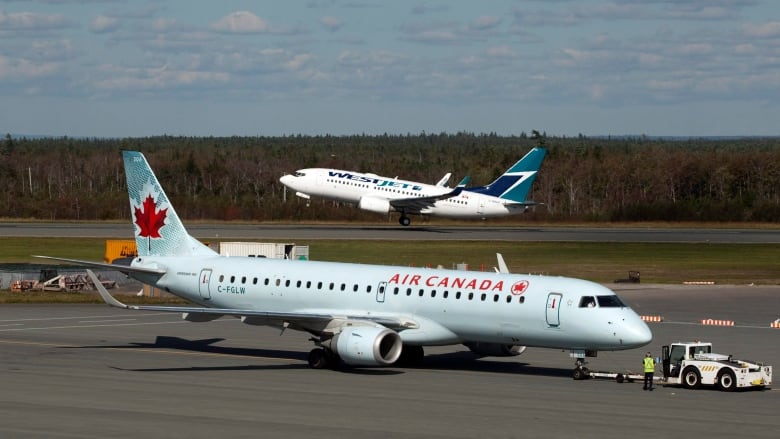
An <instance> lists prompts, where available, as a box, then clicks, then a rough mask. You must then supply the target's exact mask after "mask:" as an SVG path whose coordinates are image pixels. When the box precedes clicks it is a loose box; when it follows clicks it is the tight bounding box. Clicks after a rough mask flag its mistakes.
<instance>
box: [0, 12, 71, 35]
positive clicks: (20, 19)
mask: <svg viewBox="0 0 780 439" xmlns="http://www.w3.org/2000/svg"><path fill="white" fill-rule="evenodd" d="M72 25H73V24H72V22H71V21H70V20H68V19H67V18H65V17H64V16H62V15H59V14H40V13H36V12H11V13H6V12H5V11H0V30H3V29H10V30H45V29H52V28H64V27H69V26H72Z"/></svg>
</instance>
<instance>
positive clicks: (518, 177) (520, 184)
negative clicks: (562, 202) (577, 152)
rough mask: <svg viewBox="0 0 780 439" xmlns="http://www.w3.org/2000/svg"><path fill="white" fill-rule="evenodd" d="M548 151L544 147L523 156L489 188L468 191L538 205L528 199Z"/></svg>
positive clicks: (488, 186) (483, 187) (482, 187)
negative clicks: (527, 200)
mask: <svg viewBox="0 0 780 439" xmlns="http://www.w3.org/2000/svg"><path fill="white" fill-rule="evenodd" d="M545 154H547V150H546V149H544V148H542V147H536V148H534V149H532V150H531V151H530V152H528V154H526V155H525V156H523V158H521V159H520V160H518V161H517V163H515V164H514V165H512V167H511V168H509V169H507V171H506V172H504V173H503V174H502V175H501V176H500V177H498V178H497V179H496V180H495V181H494V182H492V183H490V184H489V185H487V186H481V187H476V188H470V189H467V190H468V191H470V192H478V193H482V194H485V195H491V196H494V197H498V198H501V199H504V200H507V201H511V202H515V203H520V204H529V205H530V204H536V203H533V202H526V197H527V196H528V193H529V192H530V191H531V185H533V183H534V180H535V179H536V173H537V172H538V171H539V168H540V167H541V166H542V161H543V160H544V156H545Z"/></svg>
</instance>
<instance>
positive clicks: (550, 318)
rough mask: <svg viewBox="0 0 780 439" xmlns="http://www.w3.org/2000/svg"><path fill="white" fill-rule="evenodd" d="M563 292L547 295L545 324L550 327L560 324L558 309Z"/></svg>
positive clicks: (559, 308)
mask: <svg viewBox="0 0 780 439" xmlns="http://www.w3.org/2000/svg"><path fill="white" fill-rule="evenodd" d="M562 297H563V294H560V293H550V294H548V295H547V324H548V325H549V326H550V327H553V328H557V327H558V326H560V324H561V319H560V316H561V314H560V310H561V298H562Z"/></svg>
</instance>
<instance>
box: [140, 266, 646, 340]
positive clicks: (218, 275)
mask: <svg viewBox="0 0 780 439" xmlns="http://www.w3.org/2000/svg"><path fill="white" fill-rule="evenodd" d="M142 261H143V262H139V260H138V259H136V260H135V261H134V262H133V265H134V266H152V267H158V268H163V267H164V268H165V269H166V270H167V274H165V275H164V276H162V277H161V278H160V279H159V281H157V282H154V281H153V280H154V279H153V277H149V278H148V279H145V278H144V275H138V274H136V275H135V277H137V278H139V279H141V280H143V281H146V282H149V283H155V284H156V286H158V287H160V288H164V289H166V290H168V291H171V292H173V293H175V294H177V295H179V296H181V297H184V298H186V299H188V300H191V301H193V302H196V303H199V304H202V305H204V306H207V307H211V308H233V309H247V310H263V311H271V312H291V313H312V314H330V315H334V316H366V317H368V316H372V317H382V316H392V317H394V318H399V317H400V318H402V319H408V320H409V321H410V322H414V326H413V327H411V329H404V330H401V331H399V334H400V336H401V339H402V340H403V342H404V343H405V344H411V345H449V344H457V343H464V342H486V343H504V344H514V345H525V346H537V347H548V348H561V349H586V350H622V349H631V348H636V347H640V346H643V345H646V344H647V343H649V342H650V341H651V339H652V334H651V332H650V330H649V328H648V327H647V325H646V324H645V323H644V322H643V321H642V320H641V319H640V317H639V316H638V315H637V314H636V313H635V312H634V311H633V310H632V309H631V308H629V307H627V306H625V305H623V304H622V302H620V300H619V299H618V298H617V296H615V293H614V292H612V291H611V290H609V289H608V288H605V287H603V286H601V285H598V284H596V283H593V282H589V281H584V280H579V279H571V278H564V277H549V276H536V275H515V274H498V273H486V272H473V271H458V270H443V269H424V268H409V267H400V266H399V267H394V266H376V265H362V264H346V263H332V262H315V261H290V260H271V259H257V258H248V257H223V256H211V257H202V256H198V257H152V256H147V257H144V258H143V259H142ZM588 297H592V298H594V299H597V300H598V305H596V306H593V307H589V306H588V305H586V304H585V301H584V300H583V298H585V299H587V298H588ZM616 304H617V305H616ZM602 305H603V306H602Z"/></svg>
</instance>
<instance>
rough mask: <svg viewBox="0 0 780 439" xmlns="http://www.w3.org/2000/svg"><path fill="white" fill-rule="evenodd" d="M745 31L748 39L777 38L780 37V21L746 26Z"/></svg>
mask: <svg viewBox="0 0 780 439" xmlns="http://www.w3.org/2000/svg"><path fill="white" fill-rule="evenodd" d="M743 31H744V32H745V35H746V36H748V37H755V38H776V37H778V36H780V21H770V22H767V23H762V24H749V25H745V26H744V28H743Z"/></svg>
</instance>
